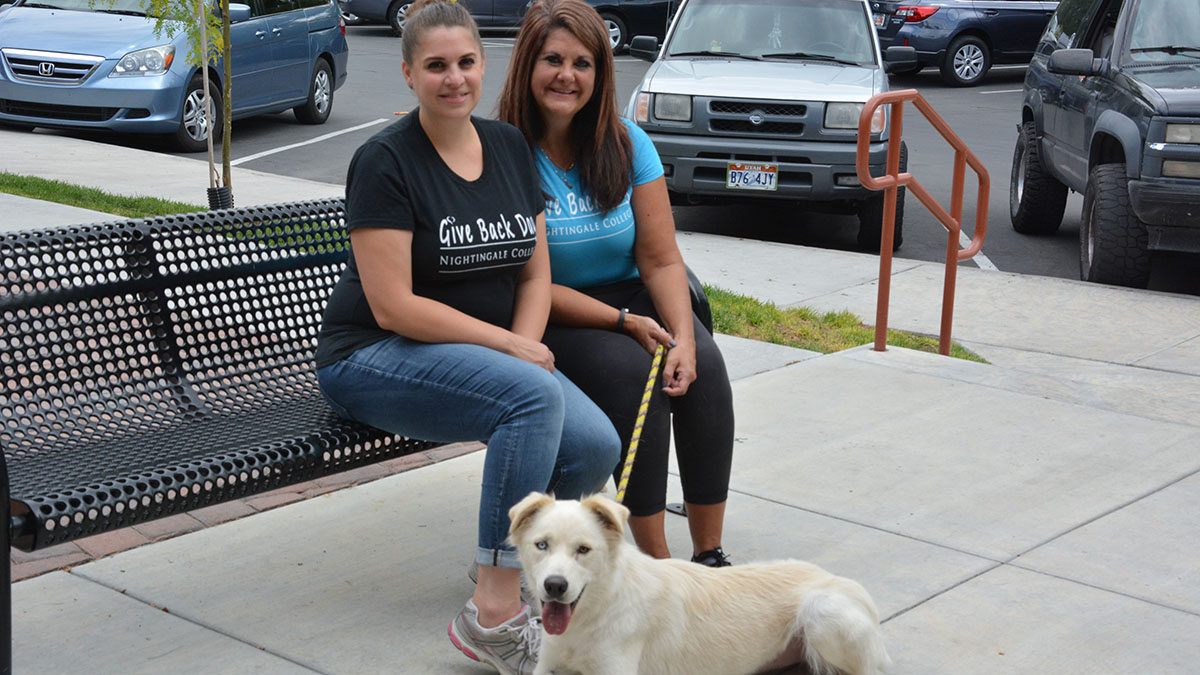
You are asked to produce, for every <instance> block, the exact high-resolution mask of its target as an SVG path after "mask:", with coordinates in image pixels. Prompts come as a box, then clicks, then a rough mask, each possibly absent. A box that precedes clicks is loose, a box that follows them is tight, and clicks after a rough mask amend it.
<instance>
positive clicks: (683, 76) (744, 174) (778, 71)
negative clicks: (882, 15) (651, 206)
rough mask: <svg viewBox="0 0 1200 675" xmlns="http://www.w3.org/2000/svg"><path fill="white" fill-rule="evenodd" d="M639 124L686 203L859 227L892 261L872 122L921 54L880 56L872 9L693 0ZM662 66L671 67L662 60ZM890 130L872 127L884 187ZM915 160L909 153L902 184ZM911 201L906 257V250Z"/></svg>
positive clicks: (642, 105)
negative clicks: (875, 186)
mask: <svg viewBox="0 0 1200 675" xmlns="http://www.w3.org/2000/svg"><path fill="white" fill-rule="evenodd" d="M630 53H631V54H633V55H634V56H637V57H639V58H644V59H647V60H653V62H654V63H653V65H651V66H650V69H649V70H648V71H646V75H645V78H644V79H643V80H642V82H641V84H640V85H638V87H637V89H636V90H635V91H634V93H633V96H632V97H631V98H630V101H629V105H628V108H627V109H626V115H627V116H628V117H629V118H630V119H633V120H635V121H636V122H637V124H638V125H639V126H641V127H642V128H643V129H645V130H646V132H647V133H648V134H649V135H650V138H651V140H653V141H654V145H655V147H656V148H657V149H658V154H659V156H660V157H661V159H662V162H663V168H664V170H665V173H666V182H667V188H668V190H669V191H670V193H671V195H672V199H673V200H674V201H676V202H677V203H678V202H683V203H702V202H713V201H759V200H794V201H802V202H807V203H810V204H814V205H819V206H820V207H822V208H826V209H831V210H841V211H848V212H853V213H857V214H858V218H859V230H858V243H859V245H860V246H862V247H863V248H867V249H872V250H878V249H879V244H880V234H881V232H882V219H883V195H882V193H881V192H874V191H871V190H868V189H866V188H864V187H863V186H862V185H861V184H860V183H859V181H858V176H857V173H856V170H855V158H856V154H857V142H858V120H859V116H860V115H861V114H862V110H863V104H864V103H865V102H866V101H867V99H869V98H871V97H872V96H874V95H876V94H879V93H881V92H884V91H887V88H888V81H887V75H886V74H885V70H886V69H888V68H893V67H900V68H911V67H913V66H914V65H915V64H916V54H915V53H914V50H913V48H912V47H891V48H889V49H888V51H887V55H886V58H881V57H880V52H879V43H878V39H877V37H876V35H875V28H874V24H873V23H872V19H871V11H870V8H869V7H868V5H867V1H866V0H684V2H683V4H682V5H681V6H680V8H679V11H678V13H677V14H676V16H675V19H674V21H673V22H672V24H671V28H670V31H669V32H668V34H667V37H666V42H665V44H664V46H663V47H662V48H661V50H660V49H659V47H658V40H657V39H655V38H654V37H651V36H638V37H635V38H634V39H633V41H632V43H631V46H630ZM656 57H657V58H656ZM889 128H890V127H889V124H888V117H887V114H886V111H885V109H884V108H880V109H879V110H878V111H877V112H876V113H875V115H874V116H873V118H872V123H871V142H870V145H869V148H870V159H869V164H870V166H871V171H872V173H873V174H874V175H882V174H883V173H884V166H885V162H886V158H887V139H888V133H889ZM906 155H907V150H906V149H904V148H903V147H902V148H901V169H900V170H901V171H904V170H905V166H904V165H905V164H906V162H907V159H906ZM903 218H904V190H903V189H901V190H900V191H899V201H898V203H897V204H896V220H895V238H894V245H895V246H896V247H899V245H900V242H901V240H902V225H903Z"/></svg>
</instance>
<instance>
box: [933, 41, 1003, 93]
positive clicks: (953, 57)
mask: <svg viewBox="0 0 1200 675" xmlns="http://www.w3.org/2000/svg"><path fill="white" fill-rule="evenodd" d="M991 67H992V57H991V55H990V54H989V53H988V48H987V45H986V44H984V43H983V40H980V39H979V38H977V37H975V36H974V35H963V36H960V37H958V38H956V39H955V40H954V42H951V43H950V49H948V50H947V51H946V60H945V61H943V62H942V79H943V80H945V81H946V83H947V84H950V85H953V86H955V87H971V86H974V85H976V84H978V83H979V81H980V80H982V79H983V76H984V75H986V74H987V71H988V69H989V68H991Z"/></svg>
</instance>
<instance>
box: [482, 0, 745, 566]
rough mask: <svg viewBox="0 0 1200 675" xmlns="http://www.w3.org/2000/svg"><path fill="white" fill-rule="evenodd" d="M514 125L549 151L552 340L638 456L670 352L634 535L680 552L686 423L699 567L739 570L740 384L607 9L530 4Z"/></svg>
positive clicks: (561, 2)
mask: <svg viewBox="0 0 1200 675" xmlns="http://www.w3.org/2000/svg"><path fill="white" fill-rule="evenodd" d="M500 119H502V120H504V121H506V122H508V123H510V124H512V125H514V126H516V127H517V128H518V129H520V130H521V131H522V132H523V133H524V134H525V140H526V141H528V142H529V144H530V146H531V147H533V148H534V156H535V157H534V158H535V162H536V163H537V167H538V172H539V173H540V174H541V185H542V191H543V192H544V193H546V195H547V202H546V233H547V240H548V241H549V244H550V268H551V278H552V280H553V282H554V285H553V286H552V304H551V309H550V324H551V325H550V326H549V327H547V329H546V334H545V336H544V337H543V338H542V340H543V342H545V343H546V344H547V345H548V346H549V347H550V349H551V351H553V352H554V355H555V363H556V364H557V365H558V367H559V368H561V369H562V370H563V371H564V372H565V373H566V374H567V376H568V377H570V378H571V380H572V381H573V382H575V383H576V384H578V385H579V387H580V388H581V389H583V390H584V392H585V393H587V395H588V396H589V397H591V399H592V400H593V401H595V402H596V404H597V405H599V406H600V408H601V409H602V410H604V412H605V413H606V414H607V415H608V417H609V419H611V420H612V421H613V425H614V426H615V427H616V428H617V433H619V434H621V436H622V446H623V447H627V446H628V441H629V438H630V436H631V435H632V430H633V425H634V421H635V418H636V416H637V409H638V407H639V404H640V400H641V394H642V391H643V389H644V388H645V382H646V374H647V373H648V372H649V369H650V361H651V354H652V353H653V352H654V350H655V348H656V347H657V346H658V344H660V343H661V344H663V345H666V346H668V347H670V350H669V351H668V352H667V357H666V360H665V362H664V365H663V370H662V388H661V390H660V391H659V393H658V395H657V396H656V397H655V398H654V399H653V400H652V401H651V405H650V410H649V414H648V415H647V417H646V420H645V426H644V427H643V432H642V440H641V444H640V446H639V451H638V456H637V463H636V466H635V467H634V470H633V475H632V477H631V479H630V481H629V487H628V490H627V492H626V496H625V506H627V507H629V510H630V512H631V517H630V519H629V525H630V529H631V530H632V531H633V535H634V539H635V540H636V541H637V543H638V546H639V547H640V548H641V549H642V550H643V551H645V552H646V553H649V554H650V555H653V556H656V557H661V558H665V557H669V556H670V551H669V550H668V549H667V541H666V536H665V533H664V530H663V513H664V509H665V507H666V486H667V462H668V456H667V455H668V448H669V445H670V434H671V427H672V417H673V418H674V425H673V426H674V430H675V454H676V458H677V460H678V463H679V474H680V480H681V481H682V483H683V494H684V502H685V504H686V506H687V514H688V526H689V529H690V531H691V535H692V548H693V551H692V559H693V561H695V562H701V563H704V564H708V565H712V566H724V565H728V564H729V561H728V559H727V558H726V556H725V553H724V552H723V551H722V550H721V531H722V526H723V523H724V517H725V500H726V496H727V494H728V490H729V469H730V460H731V456H732V454H733V402H732V395H731V393H730V388H729V377H728V375H727V374H726V372H725V362H724V360H723V359H722V358H721V353H720V351H719V350H718V349H717V346H716V343H714V342H713V339H712V336H711V335H710V334H709V333H708V332H707V331H706V330H705V329H704V328H703V327H702V325H701V323H700V321H699V320H698V319H697V317H696V316H695V314H694V313H693V311H692V305H691V294H690V292H689V290H688V280H687V276H686V268H685V267H684V264H683V258H682V257H681V256H680V254H679V249H678V247H677V246H676V243H675V224H674V221H673V219H672V217H671V205H670V202H669V199H668V197H667V188H666V181H665V180H664V179H663V169H662V164H661V163H660V161H659V159H658V154H657V152H656V151H655V149H654V146H653V144H651V142H650V139H649V138H648V137H647V136H646V133H645V132H644V131H642V130H641V129H639V128H638V127H637V126H636V125H634V124H632V123H631V122H629V121H628V120H624V119H621V118H620V117H618V116H617V112H616V101H615V91H614V85H613V59H612V52H611V51H610V47H609V42H608V31H607V30H606V29H605V28H604V23H603V21H602V20H601V19H600V15H599V14H597V13H596V10H594V9H593V8H592V7H590V6H589V5H587V4H586V3H584V2H581V1H580V0H542V1H540V2H537V3H535V4H534V5H533V6H532V7H530V8H529V10H528V11H527V12H526V15H525V20H524V22H523V23H522V25H521V32H520V34H519V35H518V36H517V42H516V46H515V47H514V49H513V56H512V62H511V64H510V65H509V70H508V78H507V81H506V82H505V86H504V91H503V92H502V93H501V95H500ZM660 324H661V325H660ZM663 326H665V328H664V327H663ZM618 471H620V467H618Z"/></svg>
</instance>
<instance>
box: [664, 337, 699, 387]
mask: <svg viewBox="0 0 1200 675" xmlns="http://www.w3.org/2000/svg"><path fill="white" fill-rule="evenodd" d="M695 381H696V345H695V344H693V343H691V342H688V343H687V344H683V343H682V342H681V343H680V344H677V345H675V346H674V347H672V348H671V350H670V351H669V352H667V361H666V364H665V365H664V366H663V388H662V390H663V393H665V394H666V395H667V396H683V395H684V394H686V393H687V392H688V387H690V386H692V383H693V382H695Z"/></svg>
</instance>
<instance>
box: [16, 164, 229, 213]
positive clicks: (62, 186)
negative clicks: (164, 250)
mask: <svg viewBox="0 0 1200 675" xmlns="http://www.w3.org/2000/svg"><path fill="white" fill-rule="evenodd" d="M0 192H7V193H9V194H14V195H18V196H21V197H31V198H33V199H41V200H43V201H48V202H57V203H59V204H67V205H68V206H76V207H79V208H81V209H90V210H92V211H100V212H102V213H111V214H114V215H118V216H123V217H125V218H147V217H150V216H165V215H170V214H173V213H190V212H192V211H205V210H206V209H205V207H203V206H197V205H195V204H185V203H183V202H173V201H169V200H166V199H159V198H157V197H125V196H122V195H114V194H110V193H108V192H104V191H102V190H96V189H93V188H87V187H82V186H79V185H72V184H70V183H64V182H62V181H58V180H47V179H45V178H37V177H35V176H20V175H17V174H13V173H8V172H5V171H0Z"/></svg>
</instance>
